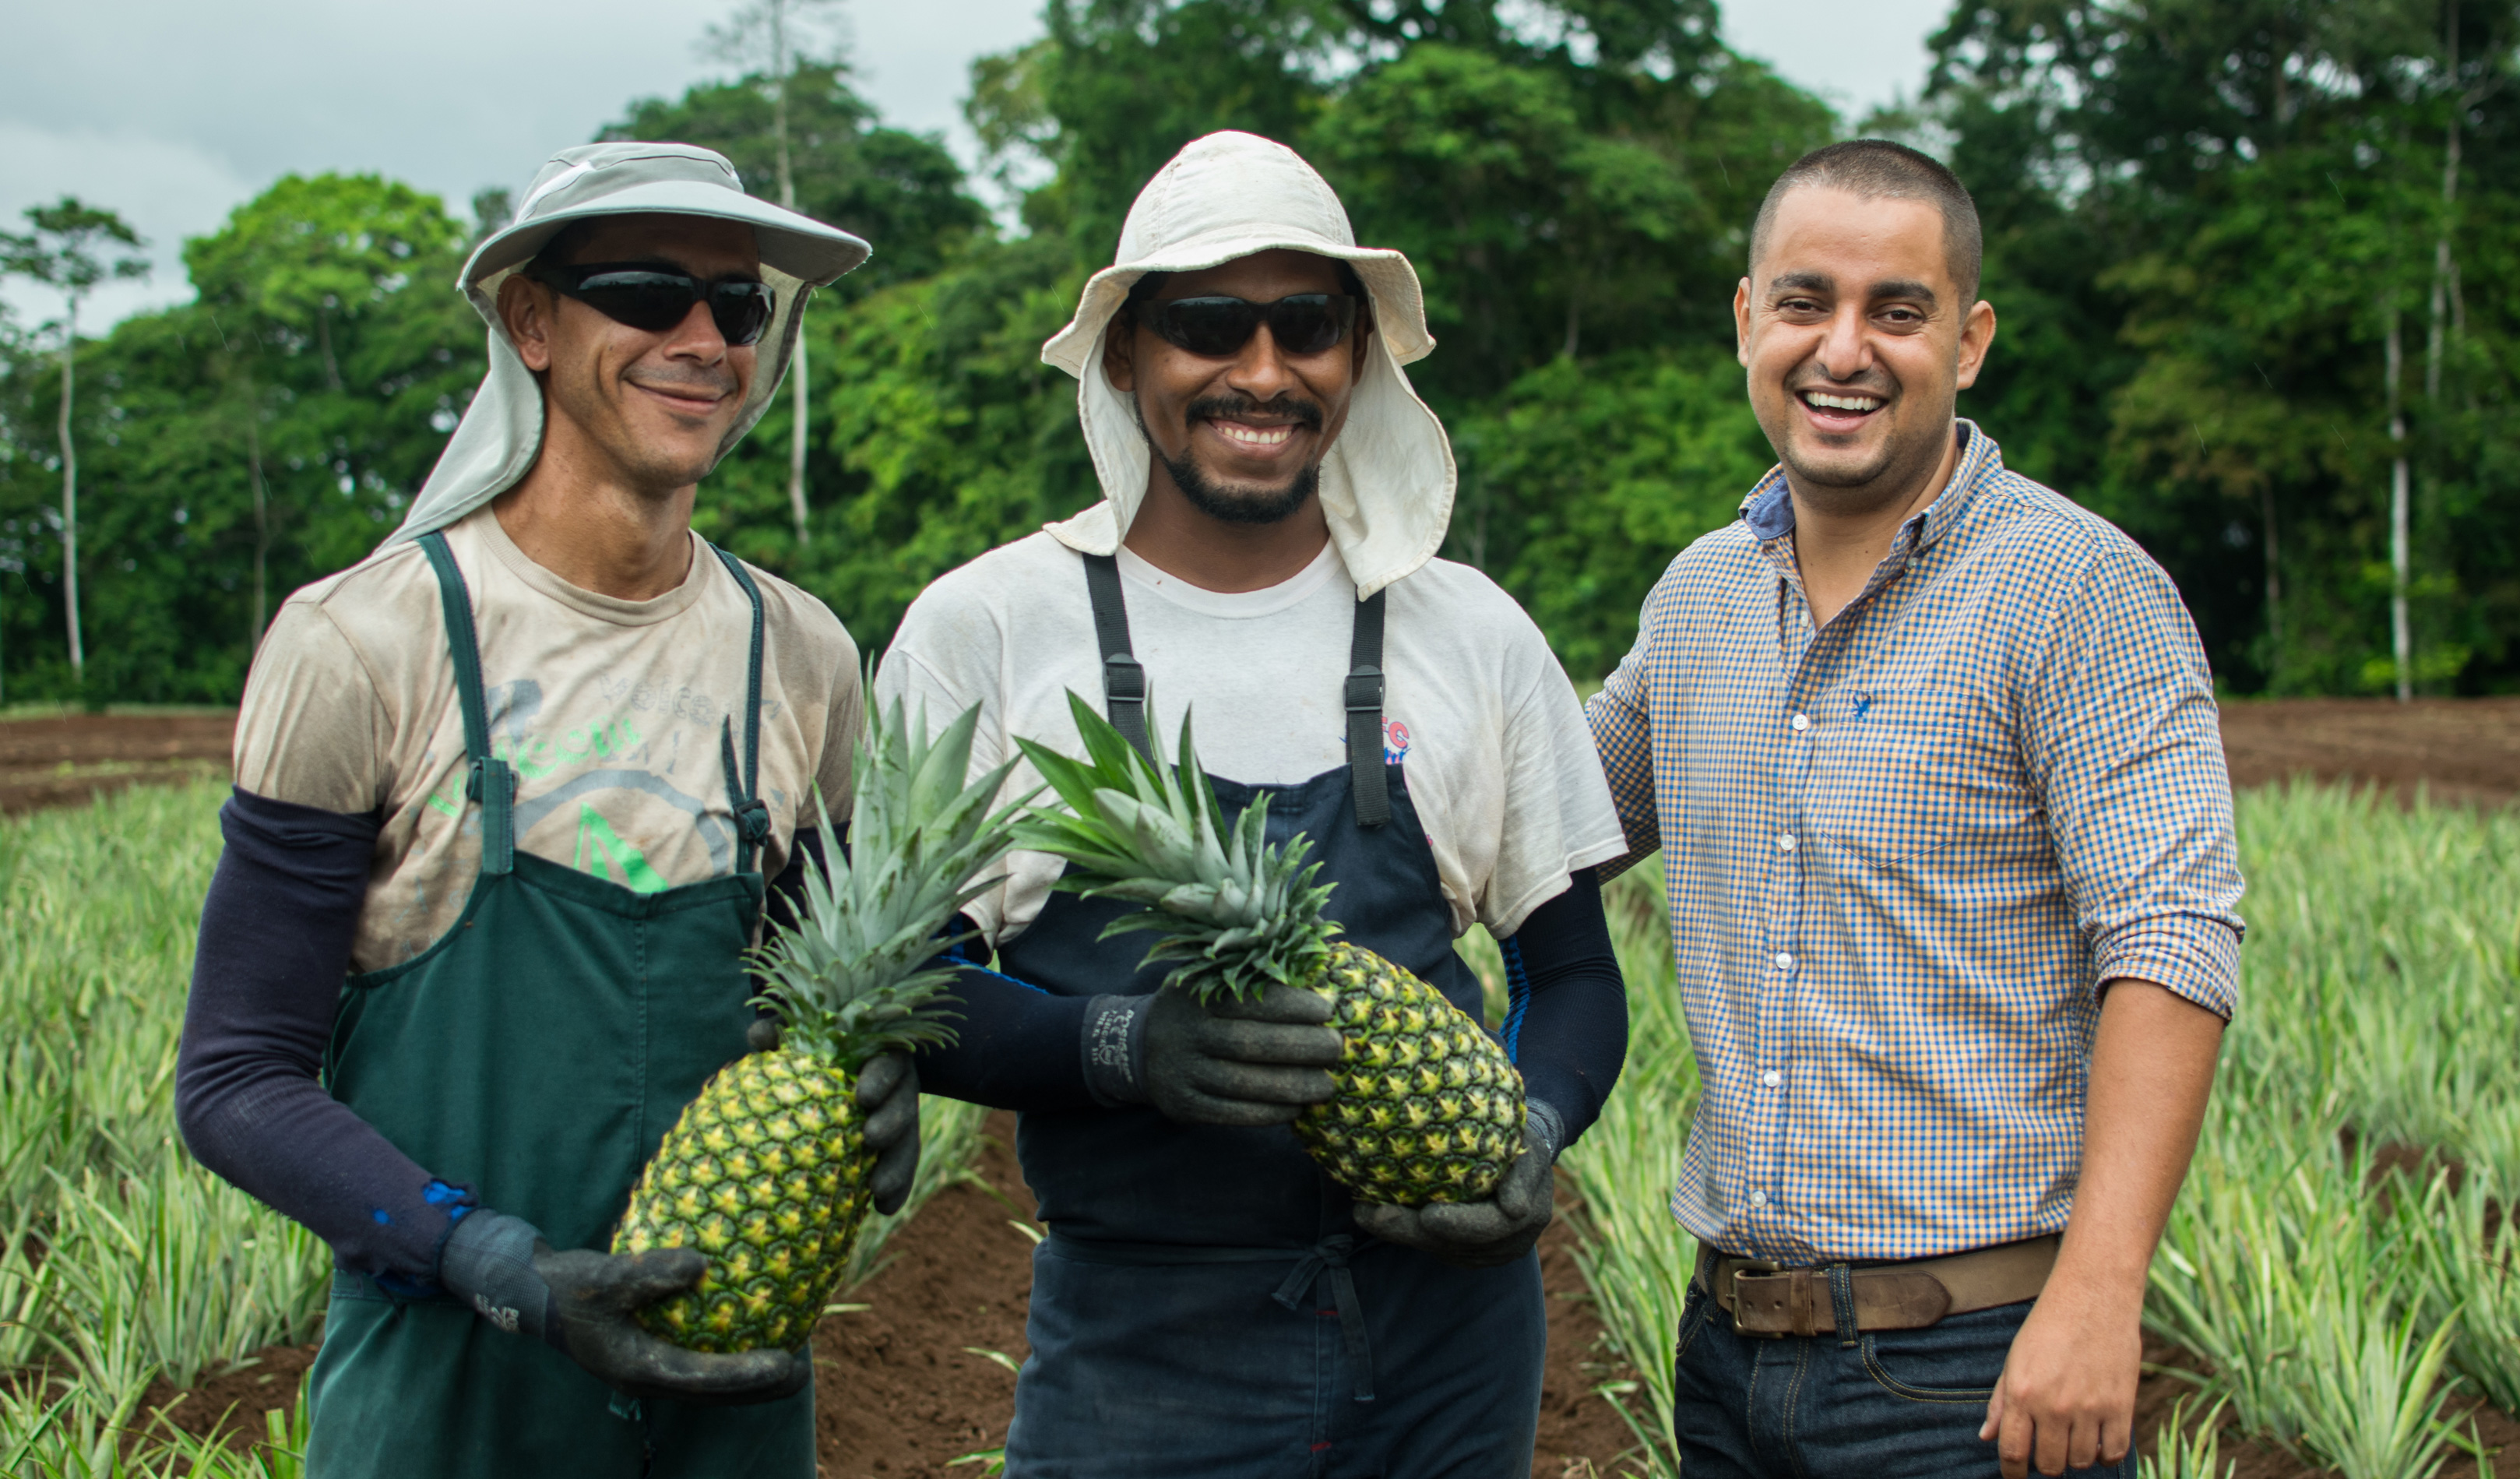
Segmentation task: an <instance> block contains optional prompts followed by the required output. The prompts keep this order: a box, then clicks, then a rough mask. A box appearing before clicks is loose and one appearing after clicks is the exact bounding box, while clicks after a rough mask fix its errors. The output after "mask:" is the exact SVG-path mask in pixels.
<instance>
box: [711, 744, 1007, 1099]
mask: <svg viewBox="0 0 2520 1479" xmlns="http://www.w3.org/2000/svg"><path fill="white" fill-rule="evenodd" d="M979 719H980V710H979V708H978V706H977V705H974V706H972V707H971V708H969V709H967V710H965V711H964V714H963V716H962V717H961V718H960V719H957V720H955V721H954V722H953V723H952V724H950V725H947V726H946V727H945V731H944V733H942V734H941V735H936V736H934V737H930V736H929V735H928V734H927V724H926V718H925V716H924V715H923V714H922V716H921V717H920V719H919V720H918V721H917V722H916V723H914V722H912V721H911V720H910V718H909V717H908V716H907V715H906V713H905V712H904V709H903V705H902V703H901V701H900V700H899V699H895V700H894V701H893V703H892V705H891V706H890V707H889V708H888V709H885V710H883V711H882V712H880V713H877V714H872V715H870V716H869V718H868V725H867V732H866V735H865V736H864V738H863V739H861V741H860V742H859V745H858V752H857V756H856V758H855V761H854V762H853V767H852V768H853V773H854V775H855V778H856V790H857V801H856V814H855V816H854V817H853V818H852V819H851V821H850V825H849V844H850V845H849V848H848V850H847V851H845V852H844V851H842V849H841V847H840V843H839V839H838V838H837V837H836V836H835V835H833V832H832V821H831V817H830V815H829V813H828V812H824V811H823V809H822V806H821V797H820V796H819V795H818V796H817V797H816V810H817V812H818V813H821V815H820V816H819V818H818V820H817V823H816V825H817V827H818V828H819V829H821V831H822V836H823V859H822V862H821V863H820V864H816V863H815V862H814V861H813V860H812V859H811V858H808V860H807V865H806V868H805V902H804V907H803V908H802V909H801V910H799V911H798V912H797V918H796V922H795V923H794V924H793V925H792V926H789V927H785V928H781V929H779V930H777V931H774V932H773V934H772V936H771V937H770V938H769V939H768V940H766V941H764V942H763V943H762V944H761V946H760V947H759V948H758V949H756V950H753V951H750V952H748V953H747V955H746V963H747V964H748V965H749V967H750V969H751V971H752V973H753V975H754V977H755V978H757V979H758V980H759V981H760V982H761V984H762V992H761V995H760V996H758V997H756V998H754V1005H756V1006H761V1007H767V1008H771V1009H772V1010H775V1011H776V1012H778V1014H779V1016H780V1019H781V1024H782V1027H781V1031H782V1041H783V1045H784V1046H786V1047H788V1048H792V1049H795V1050H797V1051H800V1052H803V1053H811V1054H813V1055H814V1056H817V1057H821V1058H825V1059H829V1060H831V1061H833V1062H838V1063H841V1064H843V1065H845V1066H847V1067H849V1068H850V1069H852V1070H854V1069H856V1068H858V1067H861V1066H863V1065H864V1064H865V1063H866V1061H867V1060H868V1059H869V1058H872V1057H874V1056H875V1055H876V1054H877V1053H885V1052H889V1051H893V1050H898V1049H907V1048H914V1047H921V1046H925V1045H930V1044H940V1043H950V1042H952V1041H954V1030H953V1029H952V1028H951V1027H949V1026H947V1025H946V1019H947V1018H948V1017H950V1016H952V1015H953V1013H952V1012H950V1011H948V1010H946V1009H945V1008H943V1007H942V1005H941V1004H939V1003H938V1002H937V1000H936V998H937V996H938V995H939V994H940V993H941V992H942V991H943V990H944V989H945V987H946V985H947V983H949V982H950V981H952V980H953V977H954V972H953V969H952V968H951V967H950V966H947V967H931V966H930V964H929V963H930V962H933V961H934V960H935V959H936V958H937V957H938V956H940V955H942V954H944V953H945V952H946V951H947V950H950V949H952V948H953V947H954V946H956V945H958V944H960V943H962V941H963V940H964V939H965V938H966V936H963V935H948V934H946V933H945V932H944V925H945V923H946V921H947V920H949V919H952V918H953V917H954V913H955V911H957V910H959V909H961V908H962V907H963V906H964V905H965V904H967V903H969V902H970V901H971V900H972V899H973V898H975V897H977V896H978V895H979V894H981V893H983V892H985V891H987V890H988V889H989V888H991V887H993V886H995V885H996V884H997V883H998V882H999V881H1001V878H1002V877H1003V875H997V876H991V877H985V878H984V877H977V876H975V874H977V873H978V872H979V870H980V869H981V868H982V867H983V866H985V865H986V864H987V863H988V862H989V861H990V860H991V859H993V858H996V857H998V856H999V855H1000V854H1002V853H1004V852H1005V851H1006V850H1007V848H1008V846H1009V845H1010V844H1011V843H1012V840H1013V828H1012V823H1013V819H1014V818H1015V817H1016V815H1017V814H1018V813H1019V812H1020V811H1021V810H1022V808H1023V807H1024V806H1025V805H1026V804H1028V803H1029V802H1030V801H1031V800H1032V799H1033V797H1034V796H1036V795H1038V794H1040V792H1039V790H1038V789H1035V790H1032V791H1028V792H1026V793H1024V794H1023V795H1021V796H1018V797H1016V798H1014V799H1013V800H1012V801H1010V802H1008V803H1007V804H1006V805H1004V806H1001V807H998V808H997V809H996V810H994V811H992V810H991V809H990V807H989V802H990V800H991V798H992V797H994V796H996V795H997V793H998V789H999V787H1000V786H1002V785H1004V784H1006V779H1007V776H1008V775H1009V773H1010V772H1012V770H1013V769H1014V762H1013V761H1012V760H1010V761H1008V762H1007V763H1006V764H1004V765H1000V766H998V767H997V768H996V769H994V770H991V771H990V772H989V773H988V774H986V775H984V776H981V777H979V778H978V779H976V780H969V781H967V779H966V778H967V777H968V776H969V774H970V765H971V741H972V738H973V736H974V735H975V734H976V733H977V731H978V728H979Z"/></svg>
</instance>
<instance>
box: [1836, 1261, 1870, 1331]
mask: <svg viewBox="0 0 2520 1479" xmlns="http://www.w3.org/2000/svg"><path fill="white" fill-rule="evenodd" d="M1828 1296H1829V1303H1830V1304H1832V1305H1834V1306H1835V1307H1836V1315H1837V1343H1838V1344H1839V1345H1840V1346H1842V1347H1851V1346H1855V1345H1859V1344H1861V1343H1862V1342H1861V1339H1860V1338H1859V1336H1858V1334H1857V1331H1856V1323H1855V1270H1854V1269H1852V1268H1851V1267H1849V1266H1848V1265H1846V1264H1842V1263H1833V1264H1830V1265H1829V1266H1828Z"/></svg>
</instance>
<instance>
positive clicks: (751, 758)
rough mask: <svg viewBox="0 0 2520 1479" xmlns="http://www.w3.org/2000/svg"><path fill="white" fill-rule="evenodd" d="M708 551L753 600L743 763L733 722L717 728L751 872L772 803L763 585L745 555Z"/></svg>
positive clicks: (744, 867)
mask: <svg viewBox="0 0 2520 1479" xmlns="http://www.w3.org/2000/svg"><path fill="white" fill-rule="evenodd" d="M709 553H711V554H713V555H715V556H716V557H717V558H718V562H719V563H721V564H723V565H725V566H726V569H727V573H728V574H730V575H733V576H734V577H735V583H736V584H737V585H740V586H742V587H743V595H744V599H745V600H747V601H750V602H751V603H752V655H751V658H750V659H749V661H748V662H747V664H746V666H745V670H744V680H743V766H742V769H741V770H739V769H737V767H736V763H735V725H734V723H733V721H732V720H730V721H727V722H726V723H724V724H722V725H721V726H720V728H719V733H718V744H719V754H720V758H721V760H722V762H723V763H724V765H725V766H726V799H727V805H728V807H729V808H730V809H731V810H732V811H733V812H734V814H735V827H736V834H737V837H738V839H739V840H738V842H737V844H736V848H737V851H736V864H735V871H736V872H737V873H740V874H747V873H750V872H752V867H753V861H754V859H755V857H756V856H757V855H758V852H759V849H760V848H761V845H762V844H763V843H765V842H768V841H769V840H770V808H769V807H767V806H765V805H763V804H762V802H761V628H762V618H761V588H760V587H759V586H757V585H755V584H753V582H752V572H751V571H749V570H746V569H745V568H744V567H743V561H742V560H738V559H736V558H735V557H734V556H732V555H729V554H728V553H727V552H726V551H724V550H721V549H719V548H718V547H717V546H716V545H710V546H709Z"/></svg>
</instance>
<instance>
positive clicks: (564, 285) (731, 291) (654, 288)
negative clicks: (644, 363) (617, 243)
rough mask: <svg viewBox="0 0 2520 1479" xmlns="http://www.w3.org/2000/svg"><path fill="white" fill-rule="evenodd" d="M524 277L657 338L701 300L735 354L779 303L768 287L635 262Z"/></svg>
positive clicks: (543, 270)
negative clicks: (708, 279)
mask: <svg viewBox="0 0 2520 1479" xmlns="http://www.w3.org/2000/svg"><path fill="white" fill-rule="evenodd" d="M525 276H526V277H529V278H531V279H533V280H534V281H535V282H537V283H541V284H543V285H544V286H545V287H548V288H550V289H551V291H554V292H557V293H560V294H562V295H563V296H566V297H573V298H575V299H577V300H578V301H579V302H581V303H584V304H585V305H586V306H588V307H589V308H592V309H594V310H595V311H596V312H598V313H601V314H603V315H604V316H605V317H606V318H608V319H610V320H612V321H613V322H614V323H616V324H627V325H629V326H630V327H631V328H633V329H644V330H646V331H647V332H648V333H650V334H662V333H663V332H664V331H666V330H668V329H671V328H673V327H674V326H675V325H676V324H679V323H681V322H682V321H683V319H684V318H685V317H686V316H688V315H689V314H690V313H691V311H692V305H693V304H694V303H697V302H700V301H702V300H706V302H707V303H708V309H709V318H710V320H711V321H712V322H714V323H715V324H716V325H717V332H718V333H719V334H720V335H721V336H724V337H725V339H726V341H727V343H728V344H729V345H731V346H733V347H736V348H742V346H744V345H746V344H757V343H759V342H760V341H761V335H762V332H763V331H764V330H766V329H768V328H769V327H770V310H771V309H772V308H773V307H775V306H777V303H778V297H777V295H776V294H775V293H773V292H772V291H770V285H769V284H767V283H758V282H754V281H752V280H751V279H749V278H718V279H716V280H715V281H712V282H702V281H700V280H699V279H698V278H696V277H694V276H692V275H691V274H690V273H688V272H676V271H674V270H673V269H672V268H670V267H652V266H649V265H647V264H645V263H640V262H589V263H585V264H583V265H580V266H575V267H528V268H526V269H525Z"/></svg>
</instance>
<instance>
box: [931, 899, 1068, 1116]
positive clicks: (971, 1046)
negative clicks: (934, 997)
mask: <svg viewBox="0 0 2520 1479" xmlns="http://www.w3.org/2000/svg"><path fill="white" fill-rule="evenodd" d="M946 927H947V929H948V930H950V931H951V932H953V933H955V934H967V933H970V932H971V929H972V925H971V921H970V919H968V918H967V917H965V916H963V915H956V916H955V917H954V921H953V923H951V924H949V925H947V926H946ZM955 950H956V958H957V959H959V960H961V961H962V962H963V963H964V966H963V969H962V970H961V971H960V972H958V973H957V978H956V980H955V983H954V989H953V991H952V993H951V1002H950V1005H951V1006H952V1008H953V1009H954V1010H955V1011H956V1012H957V1013H959V1015H958V1016H957V1018H956V1020H955V1022H954V1032H955V1041H954V1043H953V1045H952V1046H950V1047H944V1048H930V1049H928V1050H927V1051H926V1052H924V1053H921V1054H919V1087H920V1089H921V1091H922V1092H923V1093H927V1094H941V1095H943V1096H945V1097H946V1098H958V1099H967V1100H969V1101H970V1102H972V1103H975V1104H986V1105H988V1106H989V1107H990V1108H992V1109H1022V1110H1049V1109H1093V1108H1098V1107H1101V1106H1100V1105H1098V1104H1097V1103H1096V1102H1095V1099H1094V1096H1093V1094H1092V1092H1091V1091H1089V1090H1088V1089H1087V1088H1086V1085H1085V1011H1086V1008H1087V1007H1088V1006H1089V1005H1090V1004H1091V1003H1092V1001H1093V999H1092V998H1091V997H1067V996H1052V995H1051V994H1050V993H1048V992H1046V991H1043V990H1041V989H1040V988H1039V987H1037V986H1027V985H1025V984H1024V983H1023V982H1021V981H1018V980H1016V979H1014V978H1013V977H1012V976H1005V975H1000V974H998V973H997V972H996V971H994V970H990V969H987V968H986V967H985V966H983V965H982V964H979V963H980V961H982V960H983V959H985V957H986V953H987V950H988V947H987V946H986V945H983V944H982V943H980V940H979V938H978V936H977V935H973V936H972V938H970V939H967V940H966V941H964V942H963V943H962V944H961V945H959V946H957V947H955Z"/></svg>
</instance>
